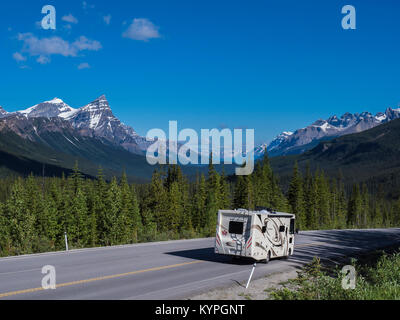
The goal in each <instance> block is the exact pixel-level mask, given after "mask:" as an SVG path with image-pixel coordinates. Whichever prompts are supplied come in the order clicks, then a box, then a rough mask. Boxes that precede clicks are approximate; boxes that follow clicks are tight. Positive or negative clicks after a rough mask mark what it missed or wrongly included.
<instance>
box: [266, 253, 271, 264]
mask: <svg viewBox="0 0 400 320" xmlns="http://www.w3.org/2000/svg"><path fill="white" fill-rule="evenodd" d="M269 260H271V251H268V254H267V258H266V259H265V263H266V264H267V263H268V262H269Z"/></svg>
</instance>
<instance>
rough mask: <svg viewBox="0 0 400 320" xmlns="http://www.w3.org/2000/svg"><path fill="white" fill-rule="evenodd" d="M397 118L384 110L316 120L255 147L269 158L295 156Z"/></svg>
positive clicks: (396, 112)
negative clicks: (321, 144)
mask: <svg viewBox="0 0 400 320" xmlns="http://www.w3.org/2000/svg"><path fill="white" fill-rule="evenodd" d="M397 118H400V108H399V109H391V108H388V109H386V111H385V113H383V112H378V113H377V114H376V115H375V116H374V115H372V114H371V113H369V112H363V113H360V114H359V113H355V114H352V113H348V112H347V113H345V114H343V115H342V116H341V117H340V118H338V117H337V116H336V115H334V116H332V117H330V118H329V119H327V120H323V119H320V120H317V121H315V122H314V123H313V124H311V125H309V126H307V127H305V128H302V129H298V130H296V131H295V132H293V133H292V132H283V133H281V134H280V135H278V136H277V137H276V138H275V139H274V140H273V141H272V142H271V143H269V144H268V146H267V147H266V148H265V144H263V145H261V146H259V147H258V148H256V151H258V152H260V153H259V154H258V156H261V155H262V154H263V152H261V151H262V150H265V149H266V150H267V151H268V153H269V155H271V156H278V155H287V154H299V153H302V152H304V151H307V150H309V149H311V148H313V147H314V146H315V145H317V144H318V142H319V141H320V140H322V139H331V138H335V137H339V136H343V135H346V134H351V133H356V132H362V131H365V130H368V129H371V128H373V127H376V126H378V125H380V124H382V123H386V122H389V121H391V120H394V119H397Z"/></svg>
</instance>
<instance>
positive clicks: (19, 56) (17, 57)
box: [13, 52, 26, 62]
mask: <svg viewBox="0 0 400 320" xmlns="http://www.w3.org/2000/svg"><path fill="white" fill-rule="evenodd" d="M13 58H14V60H15V61H17V62H22V61H26V57H24V56H23V55H22V54H20V53H19V52H15V53H14V54H13Z"/></svg>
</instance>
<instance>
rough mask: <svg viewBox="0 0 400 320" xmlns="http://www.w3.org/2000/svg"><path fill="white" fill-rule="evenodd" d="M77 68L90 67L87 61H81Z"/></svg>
mask: <svg viewBox="0 0 400 320" xmlns="http://www.w3.org/2000/svg"><path fill="white" fill-rule="evenodd" d="M78 69H79V70H82V69H90V65H89V63H87V62H83V63H81V64H80V65H79V66H78Z"/></svg>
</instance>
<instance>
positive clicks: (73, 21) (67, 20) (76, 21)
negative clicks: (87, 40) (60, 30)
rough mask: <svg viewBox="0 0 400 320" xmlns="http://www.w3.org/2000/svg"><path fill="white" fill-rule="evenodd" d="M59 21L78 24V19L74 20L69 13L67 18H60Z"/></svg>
mask: <svg viewBox="0 0 400 320" xmlns="http://www.w3.org/2000/svg"><path fill="white" fill-rule="evenodd" d="M61 20H62V21H65V22H69V23H75V24H77V23H78V19H77V18H75V17H74V16H73V15H72V14H71V13H70V14H69V15H67V16H64V17H62V18H61Z"/></svg>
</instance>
